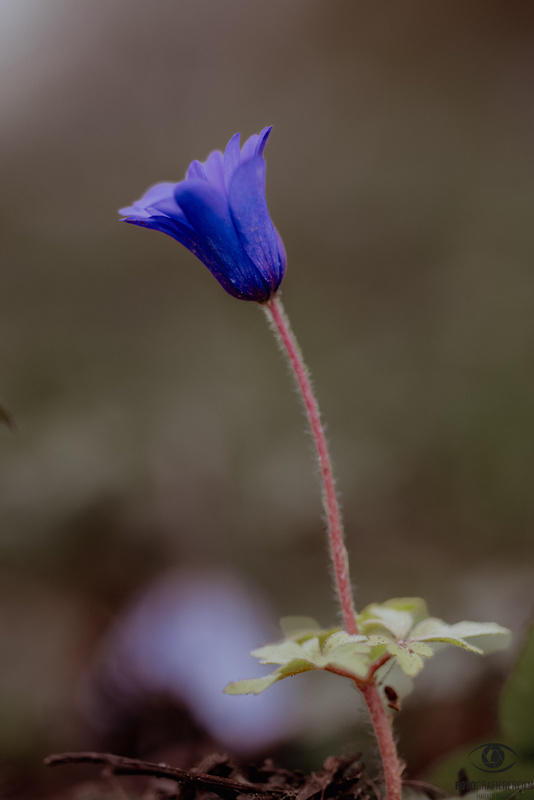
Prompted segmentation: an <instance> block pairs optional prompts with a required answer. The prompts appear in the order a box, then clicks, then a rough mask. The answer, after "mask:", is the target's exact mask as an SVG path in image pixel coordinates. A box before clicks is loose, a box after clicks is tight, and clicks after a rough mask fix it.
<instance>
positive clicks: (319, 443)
mask: <svg viewBox="0 0 534 800" xmlns="http://www.w3.org/2000/svg"><path fill="white" fill-rule="evenodd" d="M263 308H264V309H265V311H266V313H267V316H268V319H269V321H270V323H271V325H272V327H273V329H274V330H275V332H276V333H277V334H278V340H279V342H280V345H281V348H282V350H283V352H285V354H286V356H287V358H288V360H289V363H290V366H291V369H292V371H293V374H294V376H295V379H296V382H297V385H298V387H299V390H300V393H301V396H302V400H303V402H304V407H305V409H306V413H307V416H308V421H309V423H310V428H311V432H312V435H313V439H314V442H315V446H316V449H317V457H318V460H319V466H320V469H321V477H322V481H323V504H324V508H325V512H326V519H327V525H328V540H329V545H330V554H331V558H332V563H333V565H334V575H335V583H336V590H337V595H338V598H339V603H340V606H341V612H342V614H343V620H344V623H345V629H346V631H347V633H350V634H357V633H358V627H357V624H356V611H355V608H354V600H353V597H352V590H351V586H350V578H349V564H348V558H347V551H346V549H345V545H344V543H343V526H342V522H341V513H340V510H339V504H338V501H337V496H336V489H335V485H334V476H333V472H332V463H331V461H330V455H329V452H328V446H327V444H326V437H325V434H324V428H323V425H322V422H321V417H320V414H319V407H318V405H317V401H316V399H315V396H314V394H313V390H312V387H311V383H310V378H309V375H308V371H307V369H306V366H305V364H304V360H303V358H302V355H301V352H300V349H299V346H298V344H297V342H296V340H295V337H294V335H293V332H292V331H291V327H290V325H289V321H288V319H287V317H286V314H285V312H284V309H283V306H282V304H281V302H280V300H279V298H278V297H276V296H275V297H273V298H272V299H271V300H269V302H267V303H265V304H264V305H263ZM378 666H381V664H379V665H378ZM377 668H378V667H377ZM336 671H337V670H336ZM340 674H342V673H340ZM347 677H353V676H350V675H348V674H347ZM353 679H354V678H353ZM356 685H357V686H358V688H359V689H360V691H361V693H362V694H363V697H364V700H365V703H366V705H367V708H368V710H369V715H370V717H371V721H372V724H373V728H374V730H375V735H376V738H377V742H378V747H379V749H380V755H381V759H382V765H383V768H384V779H385V783H386V797H387V800H400V798H401V773H402V769H401V765H400V763H399V758H398V755H397V749H396V747H395V742H394V739H393V732H392V729H391V725H390V721H389V717H388V714H387V712H386V709H385V708H384V705H383V703H382V699H381V697H380V692H379V690H378V687H377V686H376V683H375V682H374V671H373V673H370V674H369V676H368V679H367V680H365V681H360V680H357V681H356Z"/></svg>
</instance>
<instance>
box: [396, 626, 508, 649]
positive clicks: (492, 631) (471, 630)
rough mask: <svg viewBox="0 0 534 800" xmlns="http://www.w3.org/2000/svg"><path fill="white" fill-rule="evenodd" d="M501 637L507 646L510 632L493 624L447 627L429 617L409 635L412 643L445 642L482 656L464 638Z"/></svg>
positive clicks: (474, 646)
mask: <svg viewBox="0 0 534 800" xmlns="http://www.w3.org/2000/svg"><path fill="white" fill-rule="evenodd" d="M490 635H491V636H502V637H505V640H504V642H503V644H505V645H506V644H507V642H508V638H509V636H510V631H509V630H508V629H507V628H503V627H502V626H501V625H497V623H495V622H468V621H466V622H457V623H455V624H454V625H448V624H447V623H446V622H443V620H441V619H437V618H436V617H429V618H428V619H425V620H423V621H422V622H420V623H419V624H418V625H416V626H415V628H414V629H413V631H412V633H411V637H410V638H411V640H412V641H425V642H445V643H446V644H453V645H456V646H457V647H463V648H464V649H465V650H470V651H471V652H473V653H479V654H482V653H483V652H484V651H483V650H482V649H481V648H480V647H477V646H476V645H474V644H471V642H469V641H466V640H465V638H464V637H467V638H469V639H471V638H473V637H477V636H490Z"/></svg>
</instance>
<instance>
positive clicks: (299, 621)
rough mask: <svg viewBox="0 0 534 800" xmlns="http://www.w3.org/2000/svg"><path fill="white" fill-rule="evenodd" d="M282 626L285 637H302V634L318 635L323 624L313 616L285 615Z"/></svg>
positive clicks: (281, 622)
mask: <svg viewBox="0 0 534 800" xmlns="http://www.w3.org/2000/svg"><path fill="white" fill-rule="evenodd" d="M280 627H281V628H282V633H283V634H284V638H285V639H300V637H301V636H307V635H308V634H310V635H317V633H318V631H320V630H321V626H320V625H319V623H318V622H316V620H314V619H313V618H312V617H283V618H282V619H281V620H280Z"/></svg>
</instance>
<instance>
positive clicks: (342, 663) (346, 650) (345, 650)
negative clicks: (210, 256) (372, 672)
mask: <svg viewBox="0 0 534 800" xmlns="http://www.w3.org/2000/svg"><path fill="white" fill-rule="evenodd" d="M353 648H354V645H352V647H351V645H345V646H344V647H339V648H337V650H334V652H333V653H332V654H331V655H330V657H329V659H328V665H329V666H332V667H337V668H338V669H342V670H343V671H345V672H350V674H351V675H355V676H356V677H358V678H365V676H366V675H367V672H368V670H369V665H370V662H371V659H370V657H369V648H367V652H361V651H359V652H358V651H355V650H354V649H353ZM327 668H328V667H327Z"/></svg>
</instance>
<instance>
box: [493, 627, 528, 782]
mask: <svg viewBox="0 0 534 800" xmlns="http://www.w3.org/2000/svg"><path fill="white" fill-rule="evenodd" d="M499 719H500V724H501V729H502V732H503V737H504V739H505V740H506V742H507V743H509V744H510V746H512V747H514V748H515V749H517V750H518V751H519V752H520V754H521V755H522V756H524V757H526V756H530V758H531V759H533V758H534V724H533V720H534V624H533V625H532V626H531V627H530V629H529V631H528V632H527V636H526V639H525V643H524V645H523V649H522V651H521V654H520V655H519V658H518V660H517V663H516V665H515V667H514V669H513V671H512V674H511V675H510V677H509V679H508V681H507V683H506V685H505V687H504V690H503V693H502V695H501V703H500V708H499ZM532 777H533V779H534V773H533V776H532Z"/></svg>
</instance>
